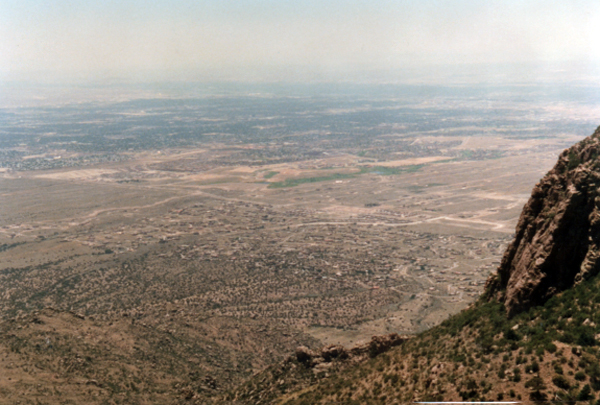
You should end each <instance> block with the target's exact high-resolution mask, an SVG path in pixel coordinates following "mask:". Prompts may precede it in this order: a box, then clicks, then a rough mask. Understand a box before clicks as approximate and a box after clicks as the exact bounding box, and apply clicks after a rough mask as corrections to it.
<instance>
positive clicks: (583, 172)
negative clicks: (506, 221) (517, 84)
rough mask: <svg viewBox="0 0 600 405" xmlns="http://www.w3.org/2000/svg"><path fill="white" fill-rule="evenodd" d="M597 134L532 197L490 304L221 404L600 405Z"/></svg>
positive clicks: (256, 386) (295, 367) (293, 367)
mask: <svg viewBox="0 0 600 405" xmlns="http://www.w3.org/2000/svg"><path fill="white" fill-rule="evenodd" d="M599 151H600V128H599V129H598V130H596V132H595V133H594V134H593V135H592V136H590V137H588V138H586V139H585V140H583V141H582V142H580V143H578V144H577V145H575V146H573V147H572V148H570V149H568V150H566V151H564V152H563V153H562V154H561V155H560V157H559V160H558V162H557V164H556V166H555V167H554V168H553V169H552V170H551V171H550V172H549V173H548V174H547V175H546V176H545V177H544V178H543V179H542V180H541V181H540V182H539V183H538V184H537V185H536V186H535V188H534V190H533V192H532V196H531V199H530V200H529V202H528V203H527V205H526V206H525V208H524V210H523V213H522V215H521V218H520V220H519V223H518V226H517V229H516V236H515V240H514V242H513V243H512V244H511V245H510V246H509V248H508V249H507V252H506V254H505V256H504V259H503V261H502V263H501V266H500V268H499V269H498V273H497V274H495V275H493V276H491V277H490V279H489V280H488V283H487V289H486V294H485V296H483V297H482V298H481V299H480V300H479V301H477V302H476V303H475V304H473V305H472V306H471V307H470V308H468V309H466V310H464V311H463V312H462V313H460V314H458V315H456V316H453V317H451V318H450V319H448V320H447V321H445V322H443V323H442V324H441V325H440V326H438V327H435V328H432V329H431V330H429V331H426V332H424V333H422V334H420V335H418V336H416V337H414V338H412V339H409V340H407V341H405V342H403V343H402V344H401V345H399V346H398V347H393V348H391V349H390V350H389V351H387V352H384V353H377V354H376V355H375V356H372V357H370V358H366V359H364V360H363V361H362V362H356V363H354V364H347V363H345V362H346V360H344V359H337V358H336V359H332V360H331V363H332V364H331V365H330V366H328V367H327V368H317V367H314V366H312V365H311V363H310V362H309V363H307V362H305V361H303V360H302V356H295V357H291V358H289V359H288V360H287V361H286V362H285V363H284V364H283V365H278V366H273V367H271V368H269V369H268V370H266V371H265V372H263V373H261V374H259V375H257V376H255V377H254V378H253V379H252V380H250V381H249V382H247V383H246V384H245V385H243V386H242V387H240V388H238V389H237V390H234V391H232V392H231V393H230V394H229V395H228V396H226V397H224V398H223V401H222V403H244V404H259V403H277V404H289V405H291V404H294V405H308V404H330V403H343V404H408V403H412V402H414V401H428V400H434V401H440V400H444V401H471V400H477V401H485V400H525V401H548V400H553V401H561V402H565V401H567V402H572V401H582V402H585V403H596V404H600V398H599V397H600V350H599V349H598V346H599V345H600V276H598V275H597V273H598V270H599V266H600V263H598V258H599V257H600V250H599V244H600V241H599V239H600V228H599V226H600V198H598V197H599V195H600V191H599V189H598V187H599V186H600V160H599V159H598V153H599Z"/></svg>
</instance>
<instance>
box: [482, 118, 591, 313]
mask: <svg viewBox="0 0 600 405" xmlns="http://www.w3.org/2000/svg"><path fill="white" fill-rule="evenodd" d="M599 155H600V127H599V128H598V129H597V130H596V132H595V133H594V134H593V135H591V136H590V137H588V138H586V139H584V140H583V141H581V142H580V143H578V144H576V145H574V146H573V147H571V148H569V149H567V150H565V151H564V152H563V153H561V155H560V157H559V159H558V162H557V163H556V165H555V166H554V168H553V169H552V170H550V172H548V174H546V176H545V177H544V178H543V179H542V180H541V181H540V182H539V183H538V184H537V185H536V186H535V187H534V189H533V192H532V194H531V198H530V199H529V201H528V202H527V204H526V205H525V207H524V209H523V212H522V213H521V217H520V219H519V222H518V225H517V228H516V234H515V239H514V241H513V242H512V244H511V245H510V246H509V247H508V249H507V251H506V253H505V254H504V257H503V259H502V263H501V264H500V267H499V269H498V273H497V274H496V275H494V276H492V277H490V279H489V280H488V282H487V291H488V293H489V294H490V296H493V297H496V298H498V299H499V300H500V301H501V302H503V303H504V304H505V306H506V309H507V311H508V314H509V315H514V314H516V313H518V312H520V311H523V310H527V309H528V308H529V307H531V306H533V305H538V304H541V303H543V302H544V301H546V300H547V299H548V298H550V297H551V296H552V295H553V294H555V293H557V292H559V291H562V290H565V289H567V288H569V287H571V286H573V285H574V284H577V283H579V282H581V281H583V280H585V279H587V278H589V277H591V276H593V275H595V274H597V273H598V271H599V270H600V157H599Z"/></svg>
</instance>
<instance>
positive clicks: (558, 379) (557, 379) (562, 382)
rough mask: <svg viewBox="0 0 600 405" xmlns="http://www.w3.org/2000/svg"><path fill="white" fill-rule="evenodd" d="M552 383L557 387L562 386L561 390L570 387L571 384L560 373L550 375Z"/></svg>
mask: <svg viewBox="0 0 600 405" xmlns="http://www.w3.org/2000/svg"><path fill="white" fill-rule="evenodd" d="M552 384H554V385H556V386H557V387H558V388H562V389H563V390H568V389H569V388H571V384H570V383H569V380H567V379H566V378H565V377H563V376H562V375H555V376H554V377H552Z"/></svg>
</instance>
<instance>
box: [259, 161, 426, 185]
mask: <svg viewBox="0 0 600 405" xmlns="http://www.w3.org/2000/svg"><path fill="white" fill-rule="evenodd" d="M424 166H425V165H410V166H402V167H385V166H372V167H367V166H361V167H360V171H359V172H358V173H333V174H330V175H327V176H317V177H305V178H299V179H285V180H284V181H275V182H272V183H270V184H269V188H286V187H296V186H299V185H300V184H304V183H318V182H321V181H330V180H343V179H353V178H355V177H356V176H359V175H361V174H378V175H381V176H391V175H394V174H402V173H414V172H417V171H419V170H421V169H422V168H423V167H424ZM275 173H277V172H275ZM265 178H267V176H266V175H265Z"/></svg>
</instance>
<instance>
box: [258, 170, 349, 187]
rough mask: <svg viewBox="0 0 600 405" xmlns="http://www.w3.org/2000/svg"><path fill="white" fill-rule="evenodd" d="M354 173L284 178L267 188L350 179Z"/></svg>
mask: <svg viewBox="0 0 600 405" xmlns="http://www.w3.org/2000/svg"><path fill="white" fill-rule="evenodd" d="M354 177H356V174H345V173H334V174H331V175H329V176H319V177H305V178H301V179H285V180H284V181H275V182H273V183H270V184H269V188H286V187H296V186H299V185H300V184H304V183H318V182H321V181H330V180H342V179H352V178H354Z"/></svg>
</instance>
